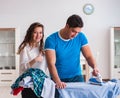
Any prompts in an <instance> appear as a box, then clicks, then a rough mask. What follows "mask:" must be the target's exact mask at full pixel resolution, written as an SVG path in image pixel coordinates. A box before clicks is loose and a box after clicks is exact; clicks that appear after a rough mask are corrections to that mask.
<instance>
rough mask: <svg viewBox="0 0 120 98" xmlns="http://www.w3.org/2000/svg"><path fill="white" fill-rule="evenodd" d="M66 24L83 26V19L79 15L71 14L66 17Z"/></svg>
mask: <svg viewBox="0 0 120 98" xmlns="http://www.w3.org/2000/svg"><path fill="white" fill-rule="evenodd" d="M66 24H68V25H69V27H73V28H74V27H80V28H81V27H83V21H82V18H81V17H80V16H79V15H76V14H74V15H72V16H70V17H69V18H68V19H67V22H66Z"/></svg>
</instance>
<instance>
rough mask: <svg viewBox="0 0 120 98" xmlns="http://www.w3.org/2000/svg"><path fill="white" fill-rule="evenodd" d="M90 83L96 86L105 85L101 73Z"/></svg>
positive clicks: (91, 79)
mask: <svg viewBox="0 0 120 98" xmlns="http://www.w3.org/2000/svg"><path fill="white" fill-rule="evenodd" d="M89 83H90V84H94V85H100V86H102V85H103V81H102V76H101V75H100V73H98V75H97V76H93V75H92V77H91V78H90V79H89Z"/></svg>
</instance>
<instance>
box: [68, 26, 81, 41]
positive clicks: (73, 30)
mask: <svg viewBox="0 0 120 98" xmlns="http://www.w3.org/2000/svg"><path fill="white" fill-rule="evenodd" d="M67 31H68V37H69V39H72V38H74V37H76V36H77V35H78V33H79V32H81V28H80V27H75V28H72V27H70V28H69V27H68V30H67Z"/></svg>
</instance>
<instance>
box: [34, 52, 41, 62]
mask: <svg viewBox="0 0 120 98" xmlns="http://www.w3.org/2000/svg"><path fill="white" fill-rule="evenodd" d="M42 60H43V56H42V55H41V54H39V55H38V56H37V57H36V58H35V61H36V62H41V61H42Z"/></svg>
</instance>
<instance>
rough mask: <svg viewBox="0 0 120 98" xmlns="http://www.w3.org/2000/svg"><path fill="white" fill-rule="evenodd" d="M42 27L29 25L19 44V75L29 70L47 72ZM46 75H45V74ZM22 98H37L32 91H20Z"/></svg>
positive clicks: (40, 25) (27, 89)
mask: <svg viewBox="0 0 120 98" xmlns="http://www.w3.org/2000/svg"><path fill="white" fill-rule="evenodd" d="M43 38H44V26H43V25H42V24H40V23H38V22H35V23H33V24H31V25H30V27H29V28H28V30H27V32H26V35H25V38H24V40H23V42H22V43H21V44H20V46H19V49H18V54H20V74H22V73H24V72H25V71H26V70H27V69H29V68H39V69H41V70H43V72H45V73H46V72H47V66H46V65H47V64H46V60H45V55H44V50H43V45H44V43H43ZM46 74H47V73H46ZM22 98H38V97H37V96H36V95H35V93H34V92H33V90H32V89H30V88H25V89H24V90H22Z"/></svg>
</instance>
